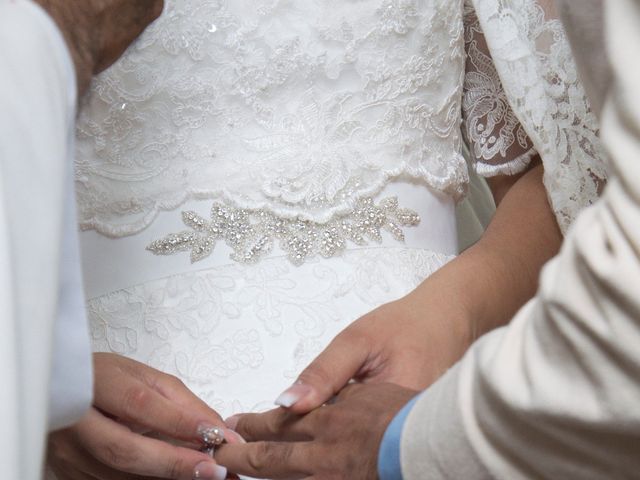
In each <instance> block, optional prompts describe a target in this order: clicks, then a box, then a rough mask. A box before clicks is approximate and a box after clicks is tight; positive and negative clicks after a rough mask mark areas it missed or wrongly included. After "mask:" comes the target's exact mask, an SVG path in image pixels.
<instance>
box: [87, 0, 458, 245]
mask: <svg viewBox="0 0 640 480" xmlns="http://www.w3.org/2000/svg"><path fill="white" fill-rule="evenodd" d="M462 30H463V27H462V4H461V2H459V1H454V2H451V1H450V0H349V1H344V0H323V1H319V0H299V1H295V2H293V1H290V0H289V1H285V0H261V1H255V0H251V1H248V0H237V1H234V2H231V1H228V2H227V1H224V0H180V1H178V0H173V1H168V2H166V8H165V12H164V14H163V16H162V17H161V18H160V19H159V20H158V21H157V22H156V23H155V24H154V25H152V26H151V28H150V29H149V30H148V31H147V32H146V33H145V34H144V35H143V36H142V37H141V38H140V39H139V41H138V42H137V43H136V44H135V45H134V46H133V47H132V48H130V49H129V51H128V52H127V53H126V54H125V56H124V57H123V58H122V59H121V60H120V61H119V62H118V63H116V64H115V65H114V66H113V67H112V68H110V69H109V70H108V71H107V72H105V73H104V74H103V75H101V76H100V77H99V78H98V79H97V80H96V81H95V82H94V84H93V86H92V90H91V93H90V95H89V96H88V98H87V99H86V103H85V105H84V108H83V110H82V113H81V116H80V120H79V126H78V155H77V165H76V172H77V173H76V175H77V177H76V178H77V189H78V197H79V209H80V212H79V215H80V223H81V226H82V227H83V228H84V229H95V230H98V231H99V232H101V233H104V234H107V235H109V236H112V237H120V236H123V235H130V234H133V233H136V232H138V231H140V230H142V229H143V228H145V227H147V226H148V225H150V224H151V223H152V222H153V219H154V218H155V217H156V216H157V214H158V212H160V211H161V210H170V209H174V208H177V207H178V206H180V205H181V204H182V203H184V202H185V201H187V200H191V199H198V198H210V199H214V198H217V199H223V200H225V201H228V202H231V203H232V204H234V205H235V206H237V207H241V208H254V209H255V208H262V209H267V210H268V211H270V212H272V213H274V214H276V215H279V216H282V217H285V218H302V219H305V220H310V221H314V222H321V223H322V222H328V221H330V220H331V219H332V218H334V217H335V215H337V214H344V213H345V212H348V211H350V210H352V209H353V208H354V205H355V203H356V202H357V201H359V199H361V198H362V197H364V196H367V195H374V194H376V193H377V192H378V191H380V190H381V189H382V188H383V187H384V185H385V184H386V183H387V181H388V180H389V179H390V178H393V177H396V176H400V175H403V176H405V177H406V176H409V177H412V178H414V179H420V180H421V181H423V182H424V183H426V184H427V185H428V186H430V187H432V188H434V189H437V190H440V191H443V192H445V193H448V194H451V195H453V196H456V195H459V194H461V193H462V191H463V189H464V185H465V182H466V165H465V163H464V160H463V159H462V157H461V156H460V154H459V151H460V133H459V131H460V129H459V124H460V117H461V114H460V103H461V93H462V78H463V75H464V42H463V35H462Z"/></svg>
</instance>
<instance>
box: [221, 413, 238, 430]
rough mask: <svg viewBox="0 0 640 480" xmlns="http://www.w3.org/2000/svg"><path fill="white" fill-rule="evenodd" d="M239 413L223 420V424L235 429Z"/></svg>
mask: <svg viewBox="0 0 640 480" xmlns="http://www.w3.org/2000/svg"><path fill="white" fill-rule="evenodd" d="M240 417H241V415H232V416H230V417H229V418H227V419H226V420H225V421H224V424H225V425H226V426H227V427H229V428H230V429H231V430H235V429H236V427H237V426H238V421H239V420H240Z"/></svg>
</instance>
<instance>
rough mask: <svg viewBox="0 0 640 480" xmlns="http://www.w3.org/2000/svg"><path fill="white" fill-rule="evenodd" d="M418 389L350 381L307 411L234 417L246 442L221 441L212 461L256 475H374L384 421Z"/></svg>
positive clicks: (361, 479) (355, 478) (353, 479)
mask: <svg viewBox="0 0 640 480" xmlns="http://www.w3.org/2000/svg"><path fill="white" fill-rule="evenodd" d="M417 393H418V392H416V391H414V390H408V389H405V388H402V387H399V386H396V385H391V384H377V385H350V386H348V387H347V388H345V389H344V390H343V391H342V392H340V394H339V395H338V396H337V397H336V398H335V399H334V400H335V401H333V402H331V403H330V404H329V405H326V406H324V407H321V408H318V409H317V410H314V411H312V412H311V413H309V414H307V415H305V416H298V415H296V414H294V413H292V412H290V411H288V410H285V409H283V408H278V409H276V410H272V411H270V412H267V413H263V414H247V415H239V416H236V417H232V419H233V420H231V419H230V426H232V427H233V428H235V429H237V431H238V433H240V434H241V435H242V436H243V437H245V438H246V439H247V440H248V441H249V443H247V444H234V445H223V446H222V447H221V448H220V449H219V450H218V451H217V452H216V461H217V462H218V463H219V464H220V465H224V466H225V467H227V468H228V470H229V471H230V472H234V473H237V474H239V475H248V476H251V477H257V478H272V479H280V478H283V479H284V478H287V479H289V478H307V477H309V478H316V479H320V478H331V479H335V480H338V479H348V480H371V479H375V478H377V476H378V474H377V462H378V450H379V448H380V443H381V441H382V437H383V435H384V432H385V431H386V429H387V426H388V425H389V423H390V422H391V420H393V417H394V416H395V415H396V413H397V412H398V411H400V409H402V407H404V406H405V405H406V404H407V403H408V402H409V401H410V400H411V399H412V398H413V397H414V396H415V395H417Z"/></svg>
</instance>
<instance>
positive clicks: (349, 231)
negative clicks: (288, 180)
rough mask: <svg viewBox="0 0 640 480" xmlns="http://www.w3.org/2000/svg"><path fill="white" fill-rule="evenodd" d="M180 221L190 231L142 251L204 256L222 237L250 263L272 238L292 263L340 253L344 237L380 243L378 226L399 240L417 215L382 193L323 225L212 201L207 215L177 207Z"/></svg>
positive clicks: (271, 244)
mask: <svg viewBox="0 0 640 480" xmlns="http://www.w3.org/2000/svg"><path fill="white" fill-rule="evenodd" d="M182 220H183V222H184V223H185V225H186V226H187V227H189V228H190V229H191V230H185V231H182V232H179V233H172V234H169V235H167V236H166V237H164V238H162V239H160V240H155V241H153V242H152V243H151V244H150V245H148V246H147V250H149V251H151V252H152V253H154V254H156V255H172V254H175V253H178V252H191V262H192V263H193V262H197V261H199V260H202V259H204V258H206V257H208V256H209V255H210V254H211V252H212V251H213V249H214V247H215V245H216V242H217V241H219V240H222V241H224V242H225V243H226V244H227V245H229V246H230V247H231V248H232V249H233V253H232V254H231V259H232V260H234V261H237V262H239V263H244V264H252V263H256V262H258V261H259V260H260V259H261V258H263V257H264V256H266V255H267V254H269V252H270V251H271V250H272V249H273V247H274V245H275V243H276V242H277V244H278V246H279V247H280V248H281V249H282V250H283V251H284V252H286V253H287V256H288V258H289V260H290V261H291V262H292V263H293V264H294V265H301V264H302V263H304V262H305V260H307V259H309V258H312V257H314V256H316V255H321V256H323V257H324V258H331V257H335V256H338V255H340V254H341V253H342V252H343V251H344V250H345V249H346V247H347V242H348V241H350V242H352V243H354V244H356V245H368V244H369V243H370V242H376V243H380V242H381V241H382V236H381V232H382V231H383V230H384V231H387V232H389V233H390V234H391V235H392V236H393V237H394V238H395V239H396V240H398V241H404V233H403V230H402V227H414V226H416V225H418V224H419V223H420V216H419V215H418V214H417V213H416V212H414V211H413V210H409V209H404V208H400V207H399V206H398V199H397V197H388V198H385V199H383V200H381V201H380V202H379V204H378V205H376V204H375V203H374V201H373V200H372V199H371V198H363V199H360V200H358V202H357V204H356V206H355V207H354V208H353V210H351V211H350V212H348V213H346V214H344V215H340V216H338V217H337V218H335V219H334V220H332V221H330V222H328V223H324V224H320V223H315V222H311V221H308V220H300V219H285V218H280V217H278V216H276V215H273V214H272V213H270V212H268V211H266V210H262V209H260V210H248V209H239V208H234V207H231V206H228V205H224V204H221V203H214V205H213V207H212V208H211V218H210V219H208V220H207V219H205V218H203V217H202V216H200V215H198V214H197V213H195V212H192V211H185V212H182Z"/></svg>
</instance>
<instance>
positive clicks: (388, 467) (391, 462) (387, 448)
mask: <svg viewBox="0 0 640 480" xmlns="http://www.w3.org/2000/svg"><path fill="white" fill-rule="evenodd" d="M418 398H420V395H418V396H416V397H414V398H413V400H411V401H410V402H409V403H407V404H406V405H405V406H404V407H403V408H402V410H400V411H399V412H398V414H397V415H396V416H395V418H394V419H393V420H392V421H391V423H390V424H389V426H388V427H387V431H386V432H385V433H384V436H383V437H382V443H381V444H380V450H379V452H378V476H379V477H380V480H402V464H401V462H400V441H401V439H402V430H403V429H404V423H405V421H406V420H407V417H408V416H409V412H411V410H412V409H413V406H414V405H415V403H416V402H417V401H418Z"/></svg>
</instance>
